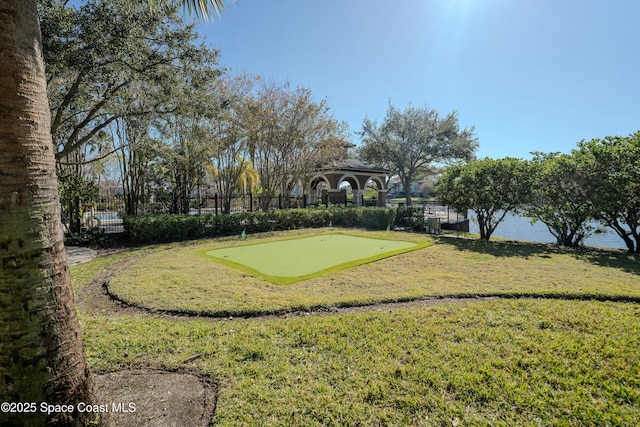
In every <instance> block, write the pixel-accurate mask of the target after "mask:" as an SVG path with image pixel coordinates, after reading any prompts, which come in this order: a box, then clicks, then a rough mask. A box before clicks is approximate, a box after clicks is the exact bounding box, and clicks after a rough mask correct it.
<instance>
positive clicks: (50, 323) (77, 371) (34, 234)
mask: <svg viewBox="0 0 640 427" xmlns="http://www.w3.org/2000/svg"><path fill="white" fill-rule="evenodd" d="M46 93H47V90H46V79H45V74H44V64H43V60H42V42H41V36H40V29H39V24H38V17H37V10H36V0H20V1H16V0H0V153H1V154H0V264H1V266H2V270H1V275H0V330H1V331H2V332H1V334H0V402H7V401H8V402H34V403H36V404H37V405H40V403H41V402H47V403H49V404H70V405H76V404H77V403H78V402H86V403H92V402H93V401H94V399H93V386H92V382H91V378H90V373H89V369H88V367H87V364H86V361H85V357H84V352H83V348H82V340H81V336H80V328H79V324H78V319H77V317H76V312H75V307H74V298H73V291H72V288H71V283H70V278H69V269H68V267H67V260H66V256H65V252H64V243H63V235H62V228H61V223H60V203H59V200H58V188H57V186H58V184H57V179H56V173H55V170H56V169H55V159H54V152H53V144H52V139H51V133H50V115H49V105H48V101H47V95H46ZM11 415H12V414H9V413H5V412H0V425H6V424H10V425H21V424H26V425H44V423H45V422H46V423H47V424H48V425H81V424H83V423H84V420H82V419H81V416H82V415H83V414H78V413H76V412H72V413H53V414H51V415H50V416H46V414H43V413H42V412H41V411H40V407H39V406H38V407H37V411H36V413H35V414H31V415H27V414H18V415H17V417H15V418H9V420H6V421H5V419H6V418H7V417H10V416H11Z"/></svg>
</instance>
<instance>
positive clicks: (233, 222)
mask: <svg viewBox="0 0 640 427" xmlns="http://www.w3.org/2000/svg"><path fill="white" fill-rule="evenodd" d="M395 218H396V210H395V209H390V208H372V207H371V208H367V207H363V208H354V207H331V208H328V209H327V208H317V209H286V210H278V211H269V212H243V213H239V214H233V215H168V214H163V215H146V216H139V217H125V218H124V220H123V223H124V229H125V233H126V235H127V238H128V239H129V241H131V242H133V243H162V242H173V241H180V240H189V239H198V238H202V237H219V236H232V235H234V234H238V235H239V234H240V233H242V231H243V230H244V231H246V232H247V233H262V232H266V231H275V230H293V229H298V228H318V227H327V226H328V225H329V224H332V225H334V226H336V227H361V228H367V229H370V230H384V229H386V228H387V227H388V226H390V225H393V224H394V221H395ZM423 222H424V221H423Z"/></svg>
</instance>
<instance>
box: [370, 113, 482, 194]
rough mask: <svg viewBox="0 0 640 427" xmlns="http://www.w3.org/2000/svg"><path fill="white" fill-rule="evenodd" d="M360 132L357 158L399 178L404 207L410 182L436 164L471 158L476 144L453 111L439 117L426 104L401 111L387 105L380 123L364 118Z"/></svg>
mask: <svg viewBox="0 0 640 427" xmlns="http://www.w3.org/2000/svg"><path fill="white" fill-rule="evenodd" d="M360 135H361V137H362V146H361V148H360V150H359V153H358V154H359V156H360V158H361V159H362V160H364V161H365V162H369V163H374V164H377V165H379V166H383V167H386V168H387V169H389V170H391V174H392V175H397V176H398V177H399V178H400V180H401V181H402V184H403V185H404V188H405V190H406V204H407V206H409V205H411V193H410V191H408V189H409V188H411V182H412V181H415V180H418V179H420V178H423V177H425V176H426V175H428V174H430V173H434V172H435V167H436V166H438V165H443V164H448V163H452V162H456V161H461V160H465V161H467V160H471V159H473V158H474V157H475V154H474V153H475V150H476V149H477V147H478V141H477V138H476V137H475V136H474V129H473V127H471V128H464V129H460V125H459V123H458V113H457V112H456V111H453V112H451V113H449V114H447V115H446V116H444V117H442V116H441V115H440V113H439V112H438V111H436V110H434V109H431V108H428V107H427V106H426V105H425V106H423V107H414V106H411V105H410V106H409V107H407V108H406V109H405V110H403V111H401V110H399V109H397V108H396V107H394V106H393V105H391V104H389V109H388V110H387V114H386V116H385V118H384V120H383V122H382V124H380V125H379V124H378V123H376V122H374V121H371V120H369V119H368V118H367V119H365V120H364V122H363V124H362V132H361V133H360Z"/></svg>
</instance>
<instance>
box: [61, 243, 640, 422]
mask: <svg viewBox="0 0 640 427" xmlns="http://www.w3.org/2000/svg"><path fill="white" fill-rule="evenodd" d="M294 234H295V235H296V236H301V235H304V232H298V233H294ZM283 236H286V237H289V236H290V234H284V235H273V236H268V237H264V238H265V239H279V238H282V237H283ZM403 237H406V235H403ZM416 238H417V237H416ZM420 238H425V239H426V238H427V237H425V236H421V237H420ZM231 243H233V241H232V240H226V241H217V242H216V241H209V242H205V243H203V244H204V245H207V246H210V245H212V244H213V245H216V244H219V245H220V247H222V246H228V245H229V244H231ZM200 245H201V243H200V242H199V243H197V244H182V245H170V246H163V247H159V248H155V249H154V250H152V251H151V252H147V253H146V255H145V256H143V257H141V258H139V259H138V261H137V263H135V264H134V265H136V266H139V263H140V262H141V261H143V260H148V259H150V258H152V257H153V256H157V255H158V254H159V253H165V254H166V255H167V257H166V258H159V259H164V260H165V261H166V260H167V259H174V258H175V257H177V256H178V255H179V254H180V253H182V252H185V253H189V252H191V253H192V251H193V250H200V249H203V247H201V246H200ZM420 253H421V254H422V257H421V258H412V257H413V256H417V255H418V254H420ZM132 255H133V256H135V253H134V254H124V255H123V254H121V255H118V256H114V257H111V258H108V259H99V260H95V261H93V262H92V263H88V264H84V265H80V266H76V267H73V268H72V275H73V280H74V286H75V287H76V289H77V290H79V289H81V288H82V287H83V286H84V285H85V284H86V282H87V281H88V280H89V279H90V278H91V277H92V276H93V275H94V274H96V273H97V272H98V271H99V270H100V269H101V268H103V267H105V266H107V265H109V264H110V263H113V262H116V261H117V259H118V258H120V259H122V258H130V259H131V257H132ZM192 255H193V254H192ZM404 257H409V258H410V259H407V260H402V258H404ZM187 259H191V260H196V261H198V262H199V261H202V262H206V263H208V264H207V265H209V267H210V268H211V266H212V265H214V266H215V265H217V264H216V263H211V261H209V260H206V259H204V258H203V257H198V256H190V257H185V258H183V259H180V260H175V261H172V262H171V263H170V267H173V268H174V269H172V268H167V270H166V271H165V273H167V272H168V271H174V272H175V271H177V270H175V269H177V268H178V266H179V265H180V262H187ZM417 259H424V261H423V262H422V263H421V264H418V265H414V263H415V262H416V260H417ZM391 260H393V261H395V262H394V263H389V261H391ZM196 261H194V262H196ZM381 263H382V264H385V265H384V266H378V264H381ZM197 265H198V264H197V262H196V264H193V266H197ZM189 266H191V264H184V265H182V267H183V268H186V267H189ZM374 266H376V267H377V268H376V269H375V270H367V269H369V268H373V267H374ZM427 266H429V271H430V275H429V276H428V277H429V278H430V279H431V280H430V281H429V282H430V283H431V284H430V285H425V284H421V283H419V282H420V281H421V280H424V279H425V278H426V276H421V275H419V274H418V273H417V272H419V271H422V270H423V269H425V268H426V267H427ZM164 267H165V266H160V265H158V268H164ZM218 268H221V269H222V268H227V267H222V266H220V267H218ZM411 268H413V270H411ZM352 270H359V271H358V274H355V273H354V271H352ZM125 271H132V270H123V271H122V273H121V274H124V273H125ZM229 271H232V270H229ZM372 271H375V272H376V273H375V274H374V273H372ZM367 272H368V273H369V275H366V273H367ZM412 272H413V273H412ZM227 274H228V275H229V276H228V277H231V275H232V274H238V275H239V276H241V277H242V276H244V277H243V279H244V280H258V279H256V278H254V277H253V276H249V275H246V274H245V273H238V272H237V271H233V273H227ZM425 274H426V273H425ZM351 275H353V277H352V276H351ZM416 275H418V279H417V280H413V281H412V280H411V279H410V278H411V277H413V276H416ZM118 277H119V276H118ZM139 277H140V278H141V279H142V278H143V276H139ZM158 277H160V276H158ZM158 277H156V278H154V279H153V280H159V279H158ZM166 277H167V278H168V277H170V276H169V275H167V276H166ZM381 277H384V278H385V279H386V280H383V279H381ZM509 277H511V279H509ZM357 278H359V279H360V280H359V282H360V286H357V282H358V280H357ZM491 278H493V279H491ZM525 278H526V279H527V280H524V279H525ZM323 280H324V281H327V282H328V284H327V286H328V287H327V288H323V290H321V291H317V293H315V292H314V291H313V287H314V286H311V285H310V284H308V283H307V285H306V286H304V287H301V286H302V284H303V283H305V282H307V281H304V282H300V283H296V284H293V285H287V286H282V285H274V284H270V285H269V286H273V288H274V289H279V290H281V291H284V290H285V289H287V288H292V287H293V288H295V287H300V288H299V289H298V291H297V292H301V293H304V292H309V293H314V294H315V295H316V297H314V298H316V300H317V301H324V303H325V304H328V303H327V301H334V302H335V301H348V300H350V297H348V295H347V293H348V292H344V293H341V292H340V291H336V292H335V293H334V294H333V295H331V296H329V297H326V298H322V297H321V296H320V294H322V292H323V291H325V292H326V291H327V289H330V288H331V287H335V288H338V287H340V286H346V287H347V288H348V289H349V290H353V292H356V293H358V292H361V293H362V295H365V294H366V295H367V297H366V298H369V299H371V300H375V299H376V298H377V299H379V300H391V299H393V298H397V295H399V294H403V295H404V294H412V293H413V292H415V294H416V295H433V294H437V292H440V293H442V292H443V289H439V288H440V287H443V288H444V291H445V292H444V293H447V294H448V293H452V290H454V291H456V292H459V293H461V294H467V293H473V292H475V291H479V290H482V289H484V290H485V292H486V293H495V292H498V293H499V292H505V293H507V294H518V293H519V292H520V293H522V294H531V293H539V294H542V295H546V296H555V297H563V296H569V297H573V296H576V295H577V296H580V295H582V296H583V297H585V298H587V297H589V296H595V297H598V298H602V299H605V298H606V297H607V296H610V297H611V298H612V299H614V300H616V299H620V298H621V297H624V298H626V299H627V300H634V299H635V298H637V297H638V296H639V295H640V287H639V282H640V279H639V266H638V260H637V259H634V258H632V257H628V256H625V255H622V256H619V255H613V254H594V253H572V252H563V251H556V250H553V249H548V248H543V247H535V246H526V245H513V244H508V243H490V244H486V243H481V242H474V241H465V240H458V239H442V240H441V241H438V242H436V244H435V245H433V246H430V247H426V248H423V249H420V250H417V251H412V252H408V253H404V254H401V255H398V256H395V257H392V258H387V259H385V260H381V261H377V262H375V263H372V264H367V265H361V266H358V267H354V268H353V269H349V270H343V271H340V272H335V273H332V274H329V275H326V276H323V277H318V278H314V279H310V282H313V284H314V285H319V284H320V283H322V281H323ZM150 281H151V280H150ZM241 281H242V280H240V281H239V282H241ZM210 282H213V279H211V280H210ZM239 282H238V283H239ZM263 282H265V281H261V282H260V283H263ZM510 282H511V283H510ZM547 282H549V283H547ZM194 283H197V282H196V281H195V280H194V281H193V282H189V284H190V285H191V284H194ZM256 283H258V282H256ZM165 285H166V283H165ZM263 285H264V283H263ZM445 285H446V286H445ZM253 286H257V285H256V284H254V285H253ZM264 286H267V285H264ZM398 288H400V289H401V290H400V291H398ZM176 289H177V288H176ZM255 289H257V290H256V292H258V293H259V292H261V291H262V288H260V286H257V287H256V288H255ZM385 290H386V292H385ZM470 290H471V292H470ZM182 292H185V290H184V289H183V291H182ZM209 292H211V290H209ZM213 292H227V295H226V296H225V298H224V299H225V300H231V299H233V297H232V294H231V293H229V291H221V290H220V289H218V288H216V290H214V291H213ZM245 292H246V293H251V292H252V288H246V289H243V290H242V291H240V292H239V293H237V294H236V295H237V296H236V303H237V304H238V305H240V306H243V307H249V306H248V305H246V302H245V299H246V298H250V296H247V295H245ZM173 293H174V296H175V298H176V299H181V298H183V296H181V295H178V292H177V291H175V290H174V291H173ZM205 293H206V292H205ZM205 293H203V295H204V294H205ZM341 294H342V295H343V297H342V298H340V295H341ZM291 295H292V294H291V293H284V294H281V293H277V292H276V293H272V294H271V297H272V298H273V299H275V300H277V301H278V303H277V304H275V305H276V306H280V307H287V306H288V305H287V304H289V303H288V302H287V301H288V299H289V298H291ZM262 298H264V295H263V296H262V297H260V298H258V299H255V300H254V299H252V298H250V299H251V300H252V301H253V303H254V304H258V307H263V304H264V303H263V302H260V301H261V299H262ZM359 301H362V300H359ZM165 304H167V302H165ZM173 306H177V304H174V305H173ZM289 306H290V305H289ZM81 307H82V306H81ZM229 307H231V304H230V303H229ZM245 309H246V310H249V311H250V309H247V308H245ZM253 310H254V311H259V309H256V308H255V307H254V309H253ZM79 316H80V320H81V325H82V328H83V335H84V342H85V348H86V353H87V358H88V360H89V363H90V365H91V366H92V368H93V369H94V370H96V371H113V370H118V369H127V368H131V367H151V368H159V369H168V370H183V369H187V370H189V371H191V372H196V373H199V374H201V375H205V376H208V377H210V378H211V379H212V380H213V381H215V382H216V383H217V384H218V386H219V387H218V400H217V408H216V415H215V417H214V419H213V420H212V422H213V423H215V425H224V426H238V425H240V426H243V425H261V426H262V425H265V426H326V425H334V426H344V425H362V426H370V425H373V426H375V425H390V426H391V425H393V426H396V425H410V426H440V425H442V426H454V425H459V426H468V425H486V426H500V425H504V426H512V425H523V426H529V425H530V426H538V425H553V426H574V425H594V426H595V425H598V426H599V425H618V426H628V425H638V424H639V423H640V334H638V331H639V330H640V305H638V304H637V303H634V302H614V301H594V300H563V299H531V298H521V299H508V300H494V301H489V302H457V303H445V304H440V305H435V306H431V307H422V308H405V309H399V310H389V309H388V308H387V309H385V310H378V311H371V312H365V313H352V314H341V315H328V316H315V315H311V316H308V317H304V316H303V317H294V318H290V319H284V318H283V319H271V320H261V319H255V320H233V321H227V320H223V321H208V320H204V319H197V318H189V317H184V318H159V317H154V316H149V315H147V314H144V313H140V314H139V315H135V316H131V315H127V316H124V315H118V314H117V313H114V314H111V315H109V316H102V315H97V314H95V313H92V312H88V311H86V310H84V309H80V313H79ZM192 356H196V357H192Z"/></svg>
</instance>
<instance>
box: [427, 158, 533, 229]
mask: <svg viewBox="0 0 640 427" xmlns="http://www.w3.org/2000/svg"><path fill="white" fill-rule="evenodd" d="M530 189H531V181H530V175H529V170H528V165H527V162H526V161H524V160H521V159H514V158H509V157H507V158H504V159H490V158H484V159H481V160H475V161H472V162H469V163H467V164H464V165H453V166H450V167H448V168H447V169H446V170H445V171H444V173H443V174H442V176H441V177H440V181H439V183H438V184H437V186H436V192H437V194H438V198H439V199H440V200H441V201H442V202H444V203H447V204H448V205H449V206H451V207H453V208H455V209H457V210H460V211H467V210H469V209H470V210H472V211H474V212H475V213H476V216H477V218H478V227H479V229H480V239H483V240H489V239H490V238H491V235H492V234H493V232H494V231H495V229H496V227H497V226H498V224H500V222H502V220H503V219H504V217H505V216H506V214H507V213H508V212H512V211H514V209H516V208H517V207H518V206H520V205H521V204H523V203H524V202H525V201H526V200H528V198H529V194H530Z"/></svg>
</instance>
